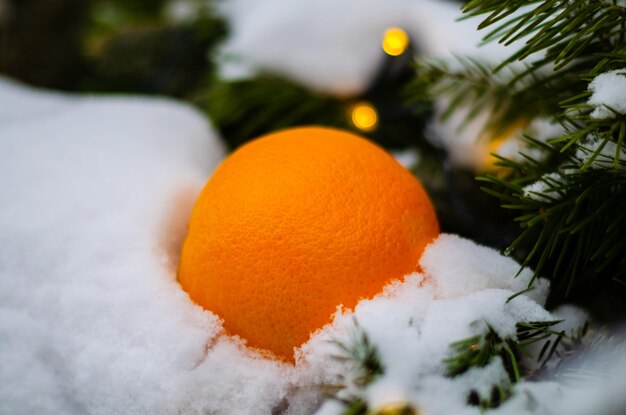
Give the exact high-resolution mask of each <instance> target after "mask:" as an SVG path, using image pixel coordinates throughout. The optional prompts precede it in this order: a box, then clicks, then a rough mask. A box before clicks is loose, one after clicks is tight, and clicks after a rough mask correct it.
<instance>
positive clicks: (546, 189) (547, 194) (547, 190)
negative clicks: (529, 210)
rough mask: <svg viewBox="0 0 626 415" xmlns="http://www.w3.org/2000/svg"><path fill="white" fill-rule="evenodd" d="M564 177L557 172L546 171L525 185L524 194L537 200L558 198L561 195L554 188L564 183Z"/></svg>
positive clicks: (543, 200)
mask: <svg viewBox="0 0 626 415" xmlns="http://www.w3.org/2000/svg"><path fill="white" fill-rule="evenodd" d="M565 180H566V179H565V178H564V177H563V176H562V175H561V174H560V173H559V172H552V173H546V174H544V175H543V176H541V179H539V180H537V181H536V182H534V183H531V184H529V185H527V186H525V187H524V188H523V189H522V190H523V192H524V196H525V197H528V198H530V199H533V200H536V201H538V202H550V201H555V200H559V199H560V198H561V197H562V196H563V195H562V194H561V193H560V192H559V190H556V189H555V188H558V187H560V186H562V185H563V184H564V183H565Z"/></svg>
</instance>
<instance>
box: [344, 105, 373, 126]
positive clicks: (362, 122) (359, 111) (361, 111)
mask: <svg viewBox="0 0 626 415" xmlns="http://www.w3.org/2000/svg"><path fill="white" fill-rule="evenodd" d="M350 118H351V120H352V123H353V124H354V125H355V127H356V128H358V129H359V130H361V131H365V132H368V131H372V130H374V129H376V127H377V126H378V112H376V108H374V106H373V105H372V104H370V103H368V102H359V103H357V104H355V105H354V106H353V107H352V110H351V112H350Z"/></svg>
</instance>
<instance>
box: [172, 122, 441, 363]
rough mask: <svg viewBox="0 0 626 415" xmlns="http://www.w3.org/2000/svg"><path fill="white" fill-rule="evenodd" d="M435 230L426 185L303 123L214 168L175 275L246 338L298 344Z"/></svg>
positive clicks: (384, 157)
mask: <svg viewBox="0 0 626 415" xmlns="http://www.w3.org/2000/svg"><path fill="white" fill-rule="evenodd" d="M438 233H439V225H438V223H437V218H436V216H435V212H434V209H433V206H432V204H431V202H430V200H429V199H428V196H427V195H426V193H425V192H424V190H423V188H422V186H421V185H420V183H419V182H418V181H417V180H416V179H415V177H413V175H411V174H410V173H409V172H408V171H407V170H405V169H404V168H403V167H402V166H401V165H399V164H398V163H397V162H396V161H395V160H394V158H393V157H391V156H390V155H389V154H387V153H386V152H385V151H384V150H382V149H381V148H379V147H378V146H376V145H375V144H372V143H371V142H369V141H367V140H365V139H363V138H360V137H358V136H356V135H353V134H350V133H347V132H342V131H338V130H333V129H328V128H319V127H306V128H294V129H289V130H284V131H281V132H277V133H274V134H270V135H267V136H264V137H262V138H259V139H257V140H254V141H251V142H249V143H248V144H246V145H244V146H242V147H241V148H239V149H238V150H237V151H235V152H234V153H232V154H231V155H230V156H229V157H228V158H227V159H226V160H224V162H223V163H222V164H221V165H220V166H219V167H218V168H217V170H216V171H215V173H214V174H213V176H212V177H211V179H210V180H209V181H208V183H207V184H206V186H205V187H204V189H203V190H202V192H201V194H200V197H199V198H198V200H197V202H196V205H195V207H194V210H193V213H192V215H191V220H190V223H189V231H188V234H187V237H186V239H185V242H184V245H183V250H182V255H181V262H180V266H179V271H178V277H179V281H180V283H181V285H182V287H183V289H184V290H185V291H187V293H188V294H189V296H190V297H191V299H192V300H193V301H195V302H196V303H198V304H200V305H201V306H202V307H204V308H206V309H208V310H211V311H213V312H215V313H216V314H217V315H219V316H220V317H221V318H222V319H223V320H224V326H225V328H226V330H227V331H228V332H229V333H231V334H235V335H239V336H240V337H242V338H244V339H246V340H247V343H248V345H250V346H252V347H256V348H262V349H266V350H269V351H271V352H273V353H274V354H275V355H276V356H278V357H280V358H282V359H285V360H292V359H293V354H294V347H298V346H300V345H301V344H302V343H304V342H305V341H306V340H308V338H309V336H310V334H311V333H312V332H314V331H315V330H317V329H319V328H321V327H323V326H324V325H325V324H326V323H329V322H330V321H331V316H332V314H333V313H334V312H335V311H336V309H337V306H339V305H343V306H344V307H347V308H352V307H354V306H355V305H356V303H357V302H358V301H359V299H361V298H367V297H372V296H374V295H375V294H377V293H378V292H380V291H381V289H382V288H383V286H384V285H385V284H386V283H388V282H389V281H390V280H392V279H394V278H401V277H403V276H404V275H405V274H408V273H410V272H413V271H416V270H417V269H418V260H419V258H420V256H421V254H422V251H423V249H424V247H425V246H426V245H427V244H428V243H429V242H431V241H432V240H433V239H434V238H435V236H436V235H437V234H438Z"/></svg>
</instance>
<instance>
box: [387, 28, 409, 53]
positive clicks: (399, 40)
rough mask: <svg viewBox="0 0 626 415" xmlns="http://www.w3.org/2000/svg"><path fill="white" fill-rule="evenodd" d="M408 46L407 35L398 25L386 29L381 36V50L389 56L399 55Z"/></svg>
mask: <svg viewBox="0 0 626 415" xmlns="http://www.w3.org/2000/svg"><path fill="white" fill-rule="evenodd" d="M408 46H409V35H407V33H406V32H405V31H404V30H402V29H400V28H399V27H391V28H389V29H387V31H386V32H385V35H384V36H383V50H384V51H385V53H386V54H388V55H391V56H399V55H402V54H403V53H404V51H405V50H406V48H407V47H408Z"/></svg>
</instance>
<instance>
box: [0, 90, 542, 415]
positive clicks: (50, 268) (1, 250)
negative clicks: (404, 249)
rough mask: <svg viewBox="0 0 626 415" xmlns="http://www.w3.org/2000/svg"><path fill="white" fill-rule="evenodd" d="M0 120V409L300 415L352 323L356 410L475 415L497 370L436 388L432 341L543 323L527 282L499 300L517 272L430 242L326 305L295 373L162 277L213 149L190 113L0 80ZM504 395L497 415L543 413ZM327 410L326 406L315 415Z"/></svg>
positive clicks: (341, 366)
mask: <svg viewBox="0 0 626 415" xmlns="http://www.w3.org/2000/svg"><path fill="white" fill-rule="evenodd" d="M0 120H3V122H2V124H0V205H1V206H2V209H0V358H1V359H2V362H3V364H2V365H0V413H3V414H4V413H7V414H12V413H19V414H84V413H89V414H151V415H154V414H180V413H184V414H206V413H211V414H274V413H282V414H306V413H313V412H315V411H316V410H317V409H318V408H320V405H321V404H322V400H323V395H322V388H320V385H325V384H336V383H337V382H339V381H340V380H341V376H342V375H345V374H346V373H348V372H349V370H348V368H347V367H346V366H345V365H346V364H345V363H341V362H339V361H337V360H335V359H334V358H333V357H332V355H333V354H336V353H337V351H338V350H337V347H336V345H334V344H333V343H332V342H329V340H332V339H339V340H341V341H349V340H350V338H351V337H350V336H351V335H352V334H351V333H353V330H354V327H353V317H354V318H356V319H357V321H358V322H359V324H360V325H361V327H362V329H363V330H364V332H366V333H367V336H368V337H369V338H370V339H371V341H372V343H373V344H374V345H375V346H376V348H377V350H378V352H379V354H380V358H381V361H382V362H383V364H384V367H385V374H384V376H382V377H380V378H379V379H378V380H377V381H376V382H375V383H373V384H372V385H370V387H368V389H367V390H366V392H365V395H366V396H363V399H366V400H367V401H368V402H370V405H371V406H372V408H375V407H377V406H383V405H385V404H388V403H390V402H393V401H397V400H402V401H409V402H411V403H413V404H414V405H416V407H418V406H419V407H420V408H424V409H425V410H426V412H427V413H433V414H459V413H473V414H479V413H480V411H479V410H478V408H477V407H472V408H468V407H467V406H466V405H465V403H466V401H467V393H468V391H469V390H470V389H472V388H477V389H478V390H479V392H481V393H483V392H486V391H489V390H490V387H491V385H492V384H494V383H498V382H501V381H503V379H506V373H505V372H504V369H503V366H502V363H501V362H500V361H499V360H498V359H495V360H493V361H492V362H491V363H490V364H489V365H488V366H486V367H485V368H483V369H480V370H472V371H469V372H467V373H466V374H464V375H462V376H459V377H456V378H448V377H446V376H445V370H444V364H443V362H442V360H443V359H444V358H446V357H448V356H449V354H450V350H449V347H448V346H449V344H450V343H451V342H454V341H456V340H460V339H463V338H466V337H467V336H471V335H475V334H480V333H482V332H484V330H485V328H486V327H487V326H490V327H492V328H493V329H494V330H496V331H497V332H498V333H499V334H500V335H502V336H509V335H514V333H515V324H516V322H518V321H534V320H545V319H550V318H552V317H551V316H550V314H549V313H548V312H547V311H545V310H544V309H543V308H542V306H541V305H540V303H537V302H536V300H538V301H542V299H543V298H544V296H545V290H546V288H547V285H546V284H545V282H543V281H541V280H540V281H538V283H537V289H536V290H535V291H533V292H531V294H532V298H531V297H530V296H524V295H522V296H518V297H516V298H515V299H514V300H513V301H510V302H506V299H507V298H508V297H509V296H511V295H512V294H513V293H514V292H515V291H517V290H519V289H520V288H523V287H524V284H527V283H528V279H529V275H530V274H529V273H528V272H527V271H523V272H522V273H521V274H520V276H519V277H517V279H514V278H513V276H514V275H515V273H516V272H517V271H518V270H517V265H516V264H515V263H514V262H513V261H511V260H510V259H508V258H503V257H501V256H500V255H499V254H497V253H496V252H495V251H493V250H491V249H488V248H484V247H478V246H476V245H475V244H473V243H472V242H470V241H467V240H464V239H461V238H459V237H456V236H452V235H442V236H440V237H439V238H438V239H437V240H436V241H434V242H433V244H431V245H430V246H429V247H428V248H427V250H426V253H425V255H424V257H423V259H422V268H423V270H424V274H411V275H408V276H406V277H405V278H404V280H402V281H397V282H394V283H392V284H390V285H389V286H388V287H386V288H385V290H384V292H383V293H381V294H380V295H379V296H377V297H376V298H374V299H368V300H362V301H361V302H360V303H359V304H358V305H357V307H356V308H355V310H354V312H353V313H352V312H349V311H341V310H338V312H337V314H336V316H335V319H334V322H333V323H332V324H331V325H328V326H326V327H325V328H323V329H322V330H320V331H319V332H317V333H315V334H314V335H313V336H312V337H311V339H310V341H309V342H308V343H306V344H305V345H303V347H302V348H301V349H300V350H298V351H297V364H296V365H295V366H291V365H288V364H285V363H280V362H277V361H274V360H270V359H266V358H263V357H262V356H260V355H259V354H257V353H255V352H254V351H251V350H248V349H247V348H246V347H245V345H244V343H243V341H242V340H240V339H237V338H231V337H228V336H226V335H224V333H223V331H222V327H221V322H220V319H219V318H218V317H217V316H216V315H214V314H212V313H210V312H208V311H204V310H202V309H201V308H200V307H198V306H196V305H194V304H193V303H192V302H191V301H190V299H189V297H188V296H187V295H186V294H185V293H184V292H183V291H182V290H181V288H180V286H179V285H178V284H177V282H176V272H175V269H176V263H177V252H178V250H179V249H180V244H181V240H182V238H183V236H184V232H185V224H186V221H187V217H188V214H189V211H190V208H191V206H192V204H193V201H194V199H195V197H196V196H197V194H198V192H199V190H200V188H201V187H202V185H203V184H204V182H205V181H206V180H207V178H208V177H209V175H210V173H211V171H212V169H213V168H214V167H215V166H216V164H217V163H218V161H219V160H220V159H221V158H222V157H223V155H224V150H223V148H222V146H221V145H220V142H219V140H218V138H217V137H216V135H215V133H214V132H213V131H212V130H211V128H210V126H209V125H208V124H207V122H206V121H205V119H204V118H203V117H202V116H201V115H200V114H198V113H196V112H195V111H194V110H192V109H190V108H189V107H187V106H184V105H181V104H177V103H174V102H171V101H165V100H160V99H139V98H106V97H100V98H96V97H92V98H87V97H82V98H77V97H70V96H62V95H56V94H51V93H42V92H37V91H32V90H29V89H27V88H24V87H21V86H18V85H15V84H13V83H11V82H10V81H7V80H0ZM531 294H529V295H531ZM542 390H543V389H542ZM520 396H521V398H519V399H517V398H512V399H511V400H510V402H511V403H510V404H507V405H516V406H515V412H509V413H516V414H519V413H532V412H533V411H534V410H535V409H536V408H537V407H539V408H544V409H545V408H546V407H547V406H546V405H547V404H545V403H543V402H539V403H537V402H534V401H533V402H531V403H532V405H531V404H525V403H524V402H525V401H523V399H526V398H525V396H526V395H522V394H520ZM516 399H517V400H516ZM520 399H522V401H520ZM418 404H419V405H418ZM542 405H543V406H542ZM505 408H506V406H503V407H502V408H501V409H502V410H504V409H505ZM520 408H521V409H520ZM341 409H342V406H341V405H340V404H338V403H337V402H333V401H329V402H328V403H326V404H324V406H323V407H321V409H320V411H321V412H320V413H324V412H325V413H337V412H338V411H340V410H341Z"/></svg>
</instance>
